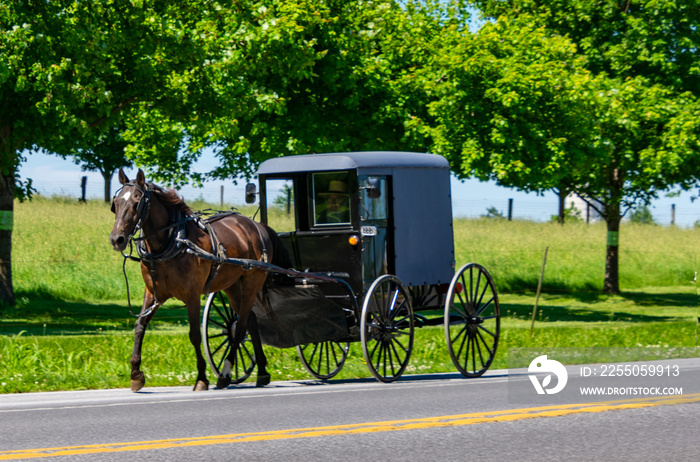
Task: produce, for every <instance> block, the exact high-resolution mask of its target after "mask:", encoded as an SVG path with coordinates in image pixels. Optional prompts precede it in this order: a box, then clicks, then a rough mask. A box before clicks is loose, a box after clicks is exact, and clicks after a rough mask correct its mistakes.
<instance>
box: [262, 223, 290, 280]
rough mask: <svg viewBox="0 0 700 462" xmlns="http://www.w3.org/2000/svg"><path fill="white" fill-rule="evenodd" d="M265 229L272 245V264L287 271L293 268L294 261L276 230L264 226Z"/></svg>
mask: <svg viewBox="0 0 700 462" xmlns="http://www.w3.org/2000/svg"><path fill="white" fill-rule="evenodd" d="M262 226H263V228H265V231H267V234H268V236H270V243H271V244H272V262H271V263H272V264H273V265H277V266H280V267H282V268H285V269H289V268H292V267H293V266H294V264H293V263H292V259H291V257H290V256H289V252H287V248H286V247H285V246H284V244H283V243H282V239H280V237H279V236H278V235H277V233H276V232H275V230H274V229H272V228H270V227H269V226H267V225H265V224H263V225H262Z"/></svg>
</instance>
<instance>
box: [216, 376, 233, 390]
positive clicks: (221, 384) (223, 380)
mask: <svg viewBox="0 0 700 462" xmlns="http://www.w3.org/2000/svg"><path fill="white" fill-rule="evenodd" d="M229 385H231V377H230V376H229V377H225V376H223V375H220V376H219V380H217V381H216V388H219V389H221V390H223V389H224V388H228V386H229Z"/></svg>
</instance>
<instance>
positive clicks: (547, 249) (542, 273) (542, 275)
mask: <svg viewBox="0 0 700 462" xmlns="http://www.w3.org/2000/svg"><path fill="white" fill-rule="evenodd" d="M548 252H549V246H547V247H545V249H544V260H542V271H540V281H539V282H538V283H537V295H535V306H534V307H533V308H532V324H530V337H532V333H533V331H534V329H535V317H536V316H537V304H538V303H539V301H540V290H542V279H544V267H545V265H546V264H547V253H548Z"/></svg>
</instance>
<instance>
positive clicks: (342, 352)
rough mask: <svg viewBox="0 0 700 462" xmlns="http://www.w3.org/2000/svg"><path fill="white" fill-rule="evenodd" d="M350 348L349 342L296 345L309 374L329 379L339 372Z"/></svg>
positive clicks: (321, 378)
mask: <svg viewBox="0 0 700 462" xmlns="http://www.w3.org/2000/svg"><path fill="white" fill-rule="evenodd" d="M349 350H350V342H333V341H328V342H319V343H307V344H306V345H298V346H297V353H298V354H299V359H300V360H301V363H302V364H303V365H304V367H305V368H306V370H307V371H309V374H311V375H313V376H314V377H316V378H317V379H320V380H329V379H331V378H333V377H335V375H336V374H337V373H338V372H340V369H342V368H343V364H345V360H346V359H347V357H348V351H349Z"/></svg>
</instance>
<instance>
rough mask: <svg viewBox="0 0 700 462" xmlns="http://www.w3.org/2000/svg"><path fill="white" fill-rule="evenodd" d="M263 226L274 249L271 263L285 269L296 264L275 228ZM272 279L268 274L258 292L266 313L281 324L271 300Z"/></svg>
mask: <svg viewBox="0 0 700 462" xmlns="http://www.w3.org/2000/svg"><path fill="white" fill-rule="evenodd" d="M262 227H263V228H264V229H265V231H267V235H268V236H269V237H270V245H271V249H270V250H272V261H271V263H272V264H273V265H276V266H279V267H281V268H285V269H288V268H291V267H292V266H294V265H293V264H292V259H291V258H290V257H289V252H287V249H286V248H285V246H284V244H283V243H282V239H280V237H279V236H278V235H277V233H276V232H275V230H274V229H272V228H270V227H269V226H267V225H265V224H262ZM271 279H273V278H270V277H269V276H268V278H267V281H265V284H264V285H263V288H262V290H261V291H260V293H259V294H258V299H259V300H260V306H261V307H262V308H263V310H264V312H265V315H266V316H267V317H269V318H270V319H272V320H273V321H275V322H276V323H278V324H279V321H278V320H277V317H276V316H275V313H274V311H273V309H272V303H271V302H270V284H271Z"/></svg>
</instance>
